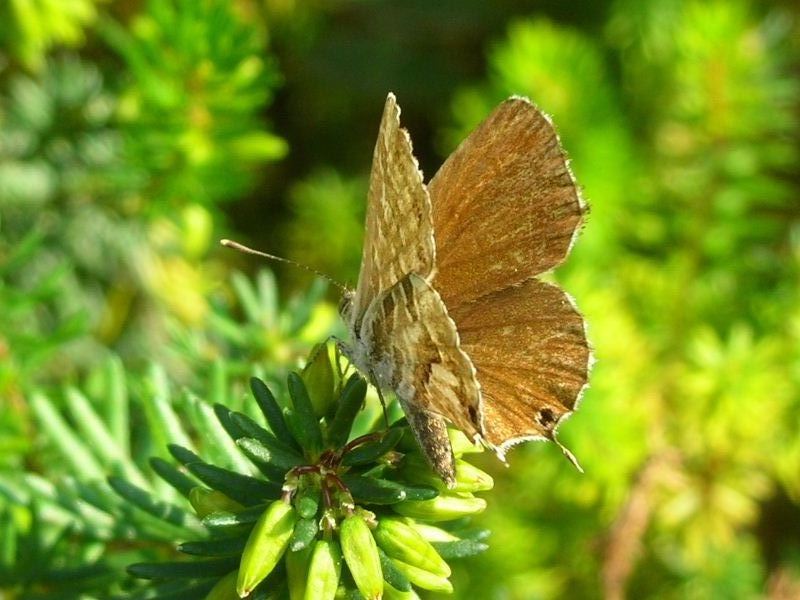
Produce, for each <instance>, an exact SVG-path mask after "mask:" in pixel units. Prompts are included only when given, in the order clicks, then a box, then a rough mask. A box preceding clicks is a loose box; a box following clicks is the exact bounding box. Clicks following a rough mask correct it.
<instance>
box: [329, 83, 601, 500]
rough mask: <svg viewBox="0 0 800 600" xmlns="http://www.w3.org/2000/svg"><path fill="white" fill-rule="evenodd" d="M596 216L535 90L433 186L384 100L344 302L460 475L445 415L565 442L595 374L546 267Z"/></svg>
mask: <svg viewBox="0 0 800 600" xmlns="http://www.w3.org/2000/svg"><path fill="white" fill-rule="evenodd" d="M584 213H585V205H584V204H583V202H582V201H581V198H580V194H579V192H578V189H577V187H576V185H575V180H574V178H573V176H572V173H571V172H570V170H569V166H568V164H567V159H566V156H565V154H564V151H563V150H562V148H561V145H560V143H559V139H558V136H557V135H556V133H555V131H554V129H553V125H552V123H551V122H550V119H549V118H548V117H547V116H546V115H544V114H543V113H542V112H541V111H539V110H538V109H537V108H536V107H535V106H534V105H533V104H531V103H530V102H529V101H528V100H526V99H524V98H519V97H512V98H509V99H508V100H506V101H505V102H503V103H502V104H501V105H500V106H498V107H497V109H495V111H494V112H493V113H492V114H491V115H490V116H489V117H488V118H487V119H486V120H485V121H484V122H483V123H481V124H480V125H479V126H478V128H477V129H475V131H473V132H472V133H471V134H470V135H469V137H468V138H467V139H466V140H464V141H463V142H462V143H461V145H460V146H459V147H458V148H457V149H456V151H455V152H453V154H452V155H451V156H450V157H449V158H448V159H447V161H446V162H445V163H444V165H442V167H441V169H440V170H439V172H438V173H437V174H436V176H435V177H434V178H433V179H432V180H431V181H430V183H429V184H428V186H427V187H426V185H425V184H424V182H423V178H422V173H421V172H420V170H419V168H418V165H417V161H416V159H415V158H414V155H413V152H412V147H411V140H410V138H409V136H408V133H407V132H406V131H405V130H404V129H401V128H400V108H399V106H398V105H397V102H396V100H395V97H394V95H393V94H389V96H388V98H387V99H386V105H385V108H384V111H383V118H382V120H381V125H380V130H379V133H378V141H377V143H376V145H375V151H374V155H373V162H372V172H371V176H370V183H369V196H368V200H367V217H366V235H365V240H364V250H363V255H362V262H361V271H360V274H359V278H358V285H357V286H356V289H355V291H354V292H348V293H347V294H346V295H345V297H344V298H343V302H342V307H341V312H342V316H343V318H344V320H345V322H346V324H347V325H348V328H349V330H350V334H351V338H352V345H351V346H350V347H349V348H347V349H346V352H347V354H348V355H349V357H350V358H351V360H352V362H353V363H354V364H355V365H356V367H358V368H359V370H361V371H362V372H364V373H367V374H369V376H370V378H371V379H372V381H373V383H375V384H376V385H377V386H378V387H379V388H381V389H390V390H393V391H394V392H395V394H396V395H397V398H398V399H399V401H400V404H401V406H402V408H403V410H404V411H405V414H406V417H407V419H408V423H409V426H410V427H411V429H412V431H413V432H414V434H415V436H416V438H417V440H418V441H419V443H420V446H421V448H422V450H423V452H424V454H425V455H426V457H427V459H428V461H429V462H430V464H431V466H432V467H433V468H434V469H435V470H436V472H437V473H438V474H439V475H440V476H441V477H442V479H443V480H444V481H445V482H447V483H448V484H449V485H453V484H454V482H455V466H454V464H455V463H454V458H453V453H452V449H451V447H450V443H449V440H448V437H447V430H446V422H450V423H452V424H453V425H454V426H455V427H457V428H458V429H460V430H461V431H463V432H464V433H465V434H467V435H468V436H470V437H472V438H479V439H481V440H483V441H484V443H486V444H487V445H489V446H490V447H492V448H494V449H495V450H496V451H497V453H498V455H499V456H500V458H501V459H503V458H504V456H505V452H506V450H507V449H508V448H509V447H510V446H512V445H514V444H516V443H519V442H521V441H524V440H529V439H550V440H553V441H556V439H555V431H556V427H557V426H558V424H559V423H560V422H561V421H562V420H563V419H564V418H565V417H566V416H568V415H569V414H571V412H572V410H573V409H574V408H575V405H576V403H577V401H578V399H579V397H580V395H581V393H582V391H583V389H584V388H585V386H586V383H587V378H588V372H589V366H590V361H591V354H590V350H589V346H588V344H587V341H586V332H585V325H584V320H583V318H582V317H581V315H580V313H579V312H578V311H577V309H576V308H575V305H574V304H573V302H572V300H571V299H570V297H569V296H568V295H567V294H566V293H564V292H563V291H562V290H561V289H560V288H558V287H556V286H554V285H552V284H549V283H545V282H543V281H540V280H538V279H536V278H535V277H536V276H537V275H539V274H541V273H543V272H545V271H548V270H550V269H553V268H554V267H556V266H557V265H558V264H560V263H561V262H562V261H563V260H564V259H565V258H566V256H567V254H568V253H569V251H570V248H571V246H572V243H573V242H574V239H575V237H576V234H577V231H578V230H579V226H580V224H581V221H582V217H583V214H584ZM559 446H560V444H559ZM562 450H564V452H565V454H566V455H567V456H568V457H569V458H570V459H571V460H573V462H574V458H573V457H572V455H571V454H570V453H569V452H568V451H567V450H566V449H565V448H563V446H562ZM576 464H577V463H576Z"/></svg>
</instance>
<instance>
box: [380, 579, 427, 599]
mask: <svg viewBox="0 0 800 600" xmlns="http://www.w3.org/2000/svg"><path fill="white" fill-rule="evenodd" d="M383 600H419V596H418V595H417V592H415V591H414V590H413V589H410V590H408V591H405V592H403V591H401V590H398V589H396V588H393V587H392V586H391V584H389V583H386V582H384V583H383Z"/></svg>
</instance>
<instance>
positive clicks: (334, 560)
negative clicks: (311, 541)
mask: <svg viewBox="0 0 800 600" xmlns="http://www.w3.org/2000/svg"><path fill="white" fill-rule="evenodd" d="M341 573H342V551H341V550H340V549H339V544H338V543H336V541H335V540H318V541H317V543H316V544H315V545H314V554H313V556H312V557H311V564H310V565H309V568H308V582H307V584H306V593H305V597H304V600H333V598H334V597H335V596H336V589H337V587H338V586H339V576H340V575H341Z"/></svg>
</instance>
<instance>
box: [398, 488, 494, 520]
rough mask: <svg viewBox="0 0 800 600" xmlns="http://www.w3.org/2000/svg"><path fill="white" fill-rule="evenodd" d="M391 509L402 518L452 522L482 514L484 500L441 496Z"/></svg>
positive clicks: (405, 503)
mask: <svg viewBox="0 0 800 600" xmlns="http://www.w3.org/2000/svg"><path fill="white" fill-rule="evenodd" d="M392 509H394V511H395V512H398V513H400V514H401V515H403V516H406V517H411V518H413V519H422V520H423V521H452V520H453V519H460V518H461V517H466V516H469V515H474V514H477V513H480V512H483V511H484V510H485V509H486V500H484V499H483V498H475V497H474V496H472V495H471V494H470V495H463V496H456V495H451V494H442V495H440V496H437V497H436V498H433V499H432V500H419V501H411V500H407V501H405V502H400V503H398V504H393V505H392Z"/></svg>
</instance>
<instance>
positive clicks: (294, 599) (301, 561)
mask: <svg viewBox="0 0 800 600" xmlns="http://www.w3.org/2000/svg"><path fill="white" fill-rule="evenodd" d="M313 552H314V546H306V547H305V548H303V549H302V550H298V551H297V552H292V551H291V550H290V551H289V552H287V553H286V583H287V585H288V587H289V600H303V599H304V598H305V596H306V585H307V583H308V566H309V565H310V564H311V555H312V554H313Z"/></svg>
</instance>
